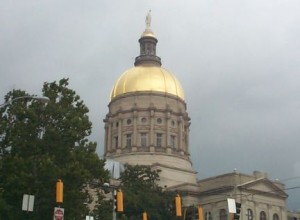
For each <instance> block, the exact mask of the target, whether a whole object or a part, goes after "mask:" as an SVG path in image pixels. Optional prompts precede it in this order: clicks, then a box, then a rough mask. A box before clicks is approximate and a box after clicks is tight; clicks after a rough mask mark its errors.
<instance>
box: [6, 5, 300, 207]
mask: <svg viewBox="0 0 300 220" xmlns="http://www.w3.org/2000/svg"><path fill="white" fill-rule="evenodd" d="M150 9H151V10H152V29H153V31H154V33H155V34H156V36H157V38H158V45H157V54H158V56H160V57H161V58H162V62H163V67H164V68H166V69H168V70H169V71H171V72H172V73H174V74H175V75H176V77H177V78H178V79H179V80H180V82H181V83H182V86H183V88H184V90H185V95H186V102H187V107H188V112H189V114H190V117H191V122H192V125H191V133H190V151H191V155H192V156H191V158H192V161H193V166H194V168H195V170H197V171H198V178H206V177H210V176H214V175H219V174H223V173H227V172H232V171H233V170H234V169H235V168H236V169H237V170H238V171H239V172H243V173H248V174H252V172H253V171H254V170H259V171H264V172H267V173H268V174H269V178H270V179H277V178H278V179H280V180H282V181H283V182H284V183H285V184H286V187H287V188H289V187H297V186H300V148H299V147H300V146H299V144H300V134H299V132H300V40H299V39H300V13H299V12H300V1H299V0H263V1H262V0H226V1H224V0H189V1H177V0H165V1H161V0H126V1H117V0H109V1H104V0H103V1H96V0H89V1H79V0H72V1H66V0H51V1H50V0H45V1H37V0H26V1H16V0H10V1H5V0H0V60H1V65H0V76H1V77H0V102H1V103H2V102H3V101H4V95H5V94H6V93H7V92H8V91H10V90H12V89H23V90H26V91H27V92H29V93H31V94H37V95H41V88H42V85H43V83H44V82H46V81H47V82H52V81H55V80H60V79H62V78H64V77H68V78H70V88H72V89H74V90H75V91H76V92H77V94H79V95H80V96H81V98H82V99H83V100H84V101H85V103H86V105H87V106H88V108H89V109H90V119H91V121H92V122H93V134H92V136H91V139H92V140H94V141H97V143H98V152H99V154H100V155H102V154H103V143H104V141H103V136H104V129H103V127H104V124H103V122H102V120H103V119H104V118H105V115H106V113H107V111H108V108H107V105H108V102H109V95H110V91H111V88H112V86H113V85H114V83H115V82H116V80H117V78H118V77H119V76H120V74H121V73H123V72H124V71H125V70H126V69H128V68H130V67H132V66H133V62H134V58H135V57H136V56H137V55H138V54H139V44H138V39H139V37H140V35H141V33H142V32H143V31H144V29H145V16H146V14H147V12H148V10H150ZM290 178H293V179H290ZM287 193H288V194H289V195H290V198H289V202H288V204H289V207H290V208H292V209H300V189H299V188H298V189H293V190H288V191H287Z"/></svg>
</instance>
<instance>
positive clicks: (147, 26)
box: [146, 10, 151, 29]
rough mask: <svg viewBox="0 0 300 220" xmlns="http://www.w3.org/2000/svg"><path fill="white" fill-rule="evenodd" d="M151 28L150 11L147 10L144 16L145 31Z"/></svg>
mask: <svg viewBox="0 0 300 220" xmlns="http://www.w3.org/2000/svg"><path fill="white" fill-rule="evenodd" d="M150 26H151V10H149V12H148V14H147V16H146V29H150Z"/></svg>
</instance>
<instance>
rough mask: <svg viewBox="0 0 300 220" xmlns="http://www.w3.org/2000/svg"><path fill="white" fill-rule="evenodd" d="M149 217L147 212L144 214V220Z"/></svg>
mask: <svg viewBox="0 0 300 220" xmlns="http://www.w3.org/2000/svg"><path fill="white" fill-rule="evenodd" d="M147 219H148V216H147V212H143V220H147Z"/></svg>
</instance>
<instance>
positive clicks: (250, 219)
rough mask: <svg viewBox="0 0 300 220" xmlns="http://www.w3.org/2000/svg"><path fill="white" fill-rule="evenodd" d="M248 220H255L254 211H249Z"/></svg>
mask: <svg viewBox="0 0 300 220" xmlns="http://www.w3.org/2000/svg"><path fill="white" fill-rule="evenodd" d="M246 215H247V220H252V219H253V211H252V210H251V209H247V214H246Z"/></svg>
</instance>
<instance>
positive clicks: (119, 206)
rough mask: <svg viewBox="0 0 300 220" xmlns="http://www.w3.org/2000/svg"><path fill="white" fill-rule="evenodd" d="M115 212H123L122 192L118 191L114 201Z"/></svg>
mask: <svg viewBox="0 0 300 220" xmlns="http://www.w3.org/2000/svg"><path fill="white" fill-rule="evenodd" d="M116 203H117V204H116V211H117V212H123V211H124V207H123V192H122V191H121V190H120V189H119V190H117V201H116Z"/></svg>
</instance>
